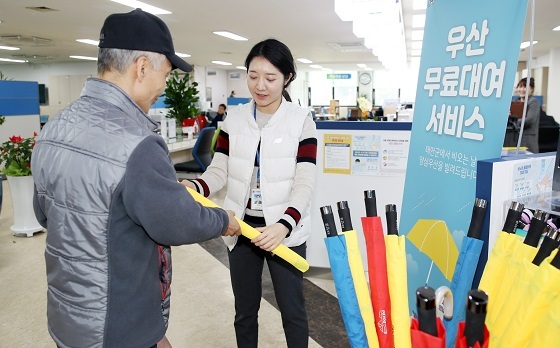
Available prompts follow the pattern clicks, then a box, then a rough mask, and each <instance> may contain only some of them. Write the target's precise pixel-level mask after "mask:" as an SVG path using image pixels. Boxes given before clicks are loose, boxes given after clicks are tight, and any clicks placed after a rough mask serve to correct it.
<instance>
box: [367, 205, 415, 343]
mask: <svg viewBox="0 0 560 348" xmlns="http://www.w3.org/2000/svg"><path fill="white" fill-rule="evenodd" d="M362 228H363V231H364V237H365V240H366V250H367V262H368V275H369V284H370V292H371V304H372V306H373V312H374V314H375V322H376V325H375V329H376V331H377V337H378V339H379V346H380V347H391V348H392V347H394V343H393V322H392V318H391V298H390V293H389V283H388V281H387V273H388V269H387V258H386V249H385V240H384V235H383V225H382V223H381V218H380V217H379V216H373V217H362ZM404 279H405V284H406V273H405V278H404ZM405 296H406V295H405ZM407 315H408V313H407ZM408 325H409V323H408V322H407V325H406V327H407V331H408ZM395 335H396V333H395Z"/></svg>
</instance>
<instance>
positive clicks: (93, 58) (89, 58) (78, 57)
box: [70, 56, 97, 60]
mask: <svg viewBox="0 0 560 348" xmlns="http://www.w3.org/2000/svg"><path fill="white" fill-rule="evenodd" d="M70 58H74V59H83V60H97V58H96V57H86V56H70Z"/></svg>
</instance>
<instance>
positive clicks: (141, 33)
mask: <svg viewBox="0 0 560 348" xmlns="http://www.w3.org/2000/svg"><path fill="white" fill-rule="evenodd" d="M99 47H100V48H120V49H124V50H134V51H148V52H156V53H161V54H163V55H165V56H166V57H167V59H169V61H170V62H171V65H172V66H173V69H176V68H179V69H181V70H183V71H184V72H190V71H192V66H190V64H189V63H187V62H185V61H184V60H183V59H181V58H180V57H179V56H177V55H176V54H175V48H174V47H173V40H172V38H171V33H170V32H169V28H167V25H165V23H164V22H163V21H162V20H161V19H159V18H158V17H157V16H155V15H153V14H151V13H148V12H144V11H142V10H141V9H139V8H137V9H136V10H134V11H131V12H128V13H115V14H112V15H110V16H109V17H107V19H105V23H103V28H101V33H100V34H99Z"/></svg>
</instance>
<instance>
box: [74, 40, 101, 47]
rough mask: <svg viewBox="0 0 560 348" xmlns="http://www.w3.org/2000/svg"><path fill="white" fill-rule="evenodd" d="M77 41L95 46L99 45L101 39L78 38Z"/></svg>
mask: <svg viewBox="0 0 560 348" xmlns="http://www.w3.org/2000/svg"><path fill="white" fill-rule="evenodd" d="M76 41H78V42H81V43H85V44H88V45H94V46H98V45H99V41H97V40H91V39H77V40H76Z"/></svg>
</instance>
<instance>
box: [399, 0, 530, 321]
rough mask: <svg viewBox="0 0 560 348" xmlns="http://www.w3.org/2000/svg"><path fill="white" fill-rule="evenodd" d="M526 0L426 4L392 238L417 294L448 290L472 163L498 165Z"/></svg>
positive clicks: (466, 219) (467, 207)
mask: <svg viewBox="0 0 560 348" xmlns="http://www.w3.org/2000/svg"><path fill="white" fill-rule="evenodd" d="M526 8H527V0H518V1H511V0H473V1H462V0H435V1H429V2H428V7H427V10H426V26H425V29H424V41H423V47H422V57H421V60H420V70H419V78H418V87H417V92H416V103H415V110H414V120H413V124H412V135H411V140H410V150H409V158H408V166H407V172H406V182H405V190H404V197H403V207H402V217H401V220H400V230H401V231H402V233H403V234H405V235H407V245H406V251H407V267H408V288H409V304H410V308H411V310H412V311H413V312H415V305H414V304H415V298H414V293H415V290H416V289H417V288H418V287H420V286H422V285H424V284H426V283H428V285H429V286H431V287H432V288H434V289H437V288H438V287H439V286H442V285H447V286H449V285H450V282H451V277H452V276H453V271H454V269H455V263H456V261H457V256H458V250H459V249H460V248H461V242H462V240H463V237H464V236H465V234H466V231H467V230H468V227H469V223H470V218H471V213H472V207H473V204H474V199H475V188H476V176H477V171H476V162H477V160H482V159H489V158H496V157H500V154H501V149H502V144H503V141H504V134H505V128H506V124H507V118H508V115H509V112H508V110H509V105H510V102H511V96H512V92H513V88H514V85H515V81H514V78H515V72H516V70H517V60H518V56H519V44H520V42H521V35H522V31H523V26H524V23H525V12H526Z"/></svg>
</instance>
